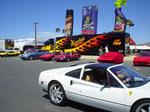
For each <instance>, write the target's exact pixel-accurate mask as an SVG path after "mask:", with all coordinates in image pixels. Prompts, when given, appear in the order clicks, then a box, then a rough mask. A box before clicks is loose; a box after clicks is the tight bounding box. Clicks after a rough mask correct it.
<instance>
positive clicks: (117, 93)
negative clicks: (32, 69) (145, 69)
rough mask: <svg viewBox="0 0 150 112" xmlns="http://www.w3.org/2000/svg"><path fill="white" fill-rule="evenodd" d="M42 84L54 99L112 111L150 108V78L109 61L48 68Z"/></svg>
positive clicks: (58, 102) (144, 111)
mask: <svg viewBox="0 0 150 112" xmlns="http://www.w3.org/2000/svg"><path fill="white" fill-rule="evenodd" d="M39 84H40V85H41V86H42V88H43V89H44V90H45V91H47V92H48V94H49V98H50V101H51V103H53V104H56V105H64V104H65V103H66V101H67V99H69V100H73V101H76V102H80V103H83V104H87V105H90V106H93V107H97V108H101V109H104V110H108V111H112V112H150V79H149V78H147V77H145V76H143V75H141V74H139V73H137V72H136V71H134V70H132V69H130V68H127V67H125V66H123V65H122V64H118V65H114V64H109V63H86V64H79V65H74V66H70V67H64V68H56V69H51V70H46V71H43V72H41V73H40V76H39Z"/></svg>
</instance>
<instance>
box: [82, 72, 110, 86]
mask: <svg viewBox="0 0 150 112" xmlns="http://www.w3.org/2000/svg"><path fill="white" fill-rule="evenodd" d="M82 79H83V80H85V81H88V82H93V83H97V84H100V85H106V84H108V81H107V75H106V72H105V71H104V70H100V69H85V71H84V75H83V78H82Z"/></svg>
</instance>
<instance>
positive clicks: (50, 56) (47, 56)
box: [39, 53, 55, 61]
mask: <svg viewBox="0 0 150 112" xmlns="http://www.w3.org/2000/svg"><path fill="white" fill-rule="evenodd" d="M54 57H55V53H47V54H43V55H41V56H40V57H39V59H41V60H43V61H50V60H54Z"/></svg>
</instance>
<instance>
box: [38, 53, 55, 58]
mask: <svg viewBox="0 0 150 112" xmlns="http://www.w3.org/2000/svg"><path fill="white" fill-rule="evenodd" d="M52 56H54V55H53V54H44V55H41V56H40V58H48V57H52Z"/></svg>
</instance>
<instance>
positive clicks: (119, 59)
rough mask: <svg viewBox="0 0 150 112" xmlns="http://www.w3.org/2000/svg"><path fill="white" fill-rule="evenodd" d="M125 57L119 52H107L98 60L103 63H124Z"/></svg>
mask: <svg viewBox="0 0 150 112" xmlns="http://www.w3.org/2000/svg"><path fill="white" fill-rule="evenodd" d="M123 59H124V56H123V54H121V53H119V52H107V53H105V54H103V55H100V56H99V57H98V59H97V61H98V62H102V63H115V64H120V63H123Z"/></svg>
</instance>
